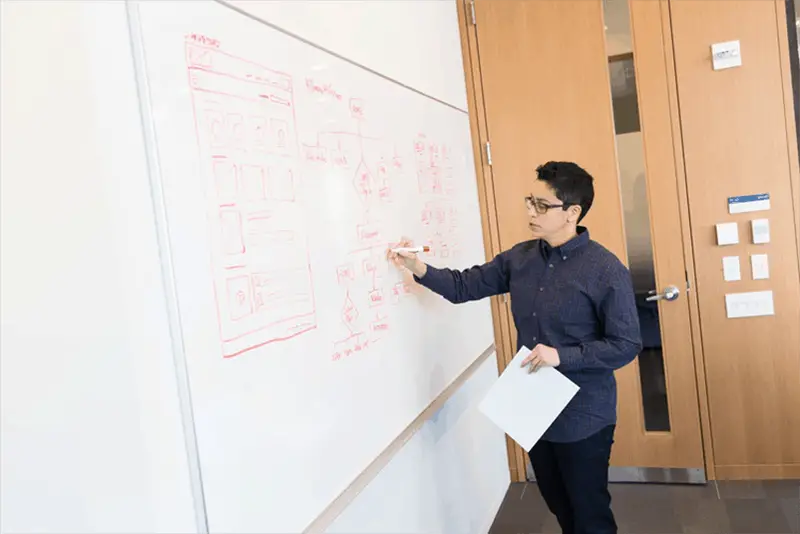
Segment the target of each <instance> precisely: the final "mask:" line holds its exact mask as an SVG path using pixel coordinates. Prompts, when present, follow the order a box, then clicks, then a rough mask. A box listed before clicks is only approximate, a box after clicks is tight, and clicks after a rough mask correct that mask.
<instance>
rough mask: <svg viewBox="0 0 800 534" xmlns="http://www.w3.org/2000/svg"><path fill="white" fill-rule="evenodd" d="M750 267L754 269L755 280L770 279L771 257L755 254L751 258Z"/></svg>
mask: <svg viewBox="0 0 800 534" xmlns="http://www.w3.org/2000/svg"><path fill="white" fill-rule="evenodd" d="M750 266H751V268H752V269H753V280H767V279H769V256H767V255H766V254H753V255H752V256H750Z"/></svg>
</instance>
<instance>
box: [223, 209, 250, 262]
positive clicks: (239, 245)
mask: <svg viewBox="0 0 800 534" xmlns="http://www.w3.org/2000/svg"><path fill="white" fill-rule="evenodd" d="M219 228H220V236H221V238H222V251H223V253H225V254H227V255H233V254H244V236H243V235H242V216H241V214H240V213H239V212H238V211H236V210H221V211H220V212H219Z"/></svg>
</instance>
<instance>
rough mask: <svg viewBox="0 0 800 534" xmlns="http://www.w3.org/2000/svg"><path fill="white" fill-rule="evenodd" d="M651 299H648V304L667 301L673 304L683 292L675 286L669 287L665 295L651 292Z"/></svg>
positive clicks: (665, 290)
mask: <svg viewBox="0 0 800 534" xmlns="http://www.w3.org/2000/svg"><path fill="white" fill-rule="evenodd" d="M650 295H651V296H649V297H647V302H655V301H657V300H666V301H668V302H672V301H673V300H676V299H677V298H678V297H679V296H680V295H681V290H680V289H678V288H677V287H675V286H667V287H666V288H665V289H664V292H663V293H656V290H655V289H654V290H653V291H650Z"/></svg>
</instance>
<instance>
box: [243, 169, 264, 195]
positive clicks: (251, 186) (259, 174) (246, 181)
mask: <svg viewBox="0 0 800 534" xmlns="http://www.w3.org/2000/svg"><path fill="white" fill-rule="evenodd" d="M265 185H266V180H265V176H264V167H262V166H261V165H242V195H243V197H244V198H245V199H246V200H250V201H254V202H255V201H259V200H266V198H267V194H266V190H265Z"/></svg>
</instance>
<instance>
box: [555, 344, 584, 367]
mask: <svg viewBox="0 0 800 534" xmlns="http://www.w3.org/2000/svg"><path fill="white" fill-rule="evenodd" d="M556 350H558V359H559V361H560V363H559V364H558V367H557V369H563V370H565V371H569V370H571V369H575V368H577V367H578V366H579V365H580V361H581V359H582V358H583V357H582V354H581V348H580V347H562V348H560V349H556Z"/></svg>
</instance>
